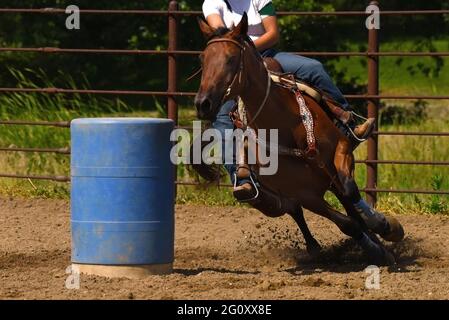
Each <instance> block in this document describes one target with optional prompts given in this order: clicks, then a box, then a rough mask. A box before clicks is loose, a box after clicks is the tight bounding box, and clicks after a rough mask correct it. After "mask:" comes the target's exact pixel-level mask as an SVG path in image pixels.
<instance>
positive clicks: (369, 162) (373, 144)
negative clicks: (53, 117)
mask: <svg viewBox="0 0 449 320" xmlns="http://www.w3.org/2000/svg"><path fill="white" fill-rule="evenodd" d="M371 4H376V5H378V3H377V2H376V1H372V2H371ZM12 13H16V14H46V15H47V14H65V13H66V12H65V9H62V8H0V14H12ZM80 13H82V14H92V15H147V16H155V17H166V18H167V19H168V39H169V41H168V46H167V49H165V50H139V49H135V50H129V49H105V48H89V49H87V48H57V47H37V48H25V47H21V48H13V47H3V48H0V53H1V52H13V53H14V52H16V53H42V54H113V55H155V56H166V57H167V59H168V70H167V73H168V74H167V75H168V85H167V91H136V90H117V89H113V90H96V89H64V88H0V93H8V92H10V93H24V94H26V93H43V94H98V95H141V96H161V97H166V98H167V111H168V116H169V118H171V119H173V120H174V121H175V122H176V123H177V120H178V105H177V101H176V98H178V97H193V96H194V95H195V93H194V92H179V91H178V89H177V88H178V79H177V67H178V60H177V57H178V56H186V55H198V54H200V53H201V51H198V50H179V49H178V46H177V44H178V19H179V18H180V17H182V16H198V15H201V11H182V10H179V7H178V4H177V2H176V1H169V6H168V9H167V10H96V9H82V10H80ZM369 14H371V13H367V12H365V11H336V12H316V11H310V12H298V11H292V12H285V11H281V12H278V15H279V16H311V17H316V16H336V17H339V16H356V17H357V16H360V17H364V16H367V15H369ZM380 14H381V15H382V16H413V15H443V14H449V10H406V11H401V10H390V11H380ZM293 53H295V54H300V55H303V56H323V57H338V56H347V57H366V58H367V60H368V87H367V89H368V90H367V94H347V95H346V98H347V99H363V100H366V101H367V102H368V114H369V116H374V117H376V119H378V109H379V101H380V100H388V99H390V100H412V99H413V100H414V99H423V100H449V95H439V96H430V95H381V94H379V58H380V57H448V56H449V52H448V51H440V52H397V51H388V52H381V51H379V39H378V30H376V29H372V30H369V32H368V50H367V51H364V52H314V51H309V52H293ZM0 125H9V126H21V125H27V126H49V127H56V128H62V129H64V128H69V127H70V121H27V120H0ZM380 136H427V137H449V132H399V131H376V132H374V134H373V136H372V137H371V138H370V139H369V141H368V156H367V159H365V160H358V161H357V163H358V164H364V165H366V166H367V169H368V170H367V181H366V187H365V188H364V189H363V190H362V191H364V192H365V193H366V194H367V196H368V200H369V201H370V202H371V203H375V202H376V197H377V194H378V193H383V192H387V193H419V194H440V195H448V194H449V191H440V190H397V189H385V188H378V187H377V167H378V165H435V166H449V162H448V161H408V160H379V159H378V150H379V145H378V144H379V141H378V139H379V137H380ZM0 152H32V153H55V154H62V155H70V150H69V148H25V147H16V146H13V147H0ZM0 177H3V178H24V179H38V180H52V181H58V182H69V181H70V177H65V176H51V175H29V174H3V173H0ZM175 183H176V184H177V185H198V183H195V182H186V181H176V182H175ZM218 186H226V187H229V186H230V185H229V184H218Z"/></svg>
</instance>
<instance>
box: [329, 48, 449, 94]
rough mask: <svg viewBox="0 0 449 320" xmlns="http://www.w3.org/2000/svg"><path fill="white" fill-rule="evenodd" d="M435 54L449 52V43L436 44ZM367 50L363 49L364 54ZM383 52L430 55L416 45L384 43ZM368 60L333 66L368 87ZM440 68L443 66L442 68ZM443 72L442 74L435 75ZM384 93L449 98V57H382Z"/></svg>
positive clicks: (336, 62) (355, 59) (353, 59)
mask: <svg viewBox="0 0 449 320" xmlns="http://www.w3.org/2000/svg"><path fill="white" fill-rule="evenodd" d="M431 46H432V47H433V50H434V51H449V41H448V40H447V39H445V40H433V41H432V42H431ZM349 50H352V51H359V50H360V49H359V45H357V44H350V45H349ZM364 50H366V48H363V49H362V50H361V51H364ZM380 51H425V52H427V51H429V49H428V48H423V47H421V46H420V45H418V46H417V45H416V43H415V42H412V41H400V42H391V43H381V46H380ZM366 62H367V59H366V58H365V57H347V58H339V59H335V60H333V61H332V62H331V64H332V65H333V66H334V67H335V68H336V71H338V72H343V73H344V74H345V77H344V78H345V79H346V80H348V81H349V80H350V79H353V78H358V79H359V80H360V83H362V84H364V83H366V79H367V72H368V71H367V63H366ZM440 64H442V65H441V66H440ZM439 67H440V68H441V69H440V70H439V72H438V73H435V72H434V71H435V70H437V69H438V68H439ZM379 70H380V91H381V93H382V94H404V95H405V94H408V95H448V94H449V87H448V84H449V57H441V58H435V57H380V69H379Z"/></svg>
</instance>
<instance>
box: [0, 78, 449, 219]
mask: <svg viewBox="0 0 449 320" xmlns="http://www.w3.org/2000/svg"><path fill="white" fill-rule="evenodd" d="M11 72H12V74H13V75H14V76H15V78H16V79H17V82H18V86H22V87H31V88H32V87H42V86H45V87H53V86H54V85H53V83H49V82H48V81H47V80H46V79H45V74H44V73H43V72H41V71H38V72H33V71H31V70H28V71H26V73H25V74H24V73H21V72H18V71H16V70H11ZM30 79H32V80H30ZM60 81H61V82H64V84H63V85H64V86H65V87H69V88H74V87H75V85H74V83H73V79H72V78H71V77H70V76H66V75H62V74H61V79H60ZM83 87H86V88H88V87H89V84H88V83H87V81H86V82H85V83H84V85H83ZM156 105H157V109H156V110H155V111H153V112H152V113H150V112H142V111H139V112H133V111H132V108H130V107H129V106H127V105H126V104H124V103H123V102H122V101H120V100H107V99H104V98H99V97H97V96H94V95H78V94H74V95H70V96H69V95H46V94H39V93H31V94H15V93H10V94H2V95H0V118H1V119H14V120H17V119H22V120H49V121H67V120H71V119H73V118H77V117H96V116H156V117H162V116H164V115H165V109H164V108H163V107H162V105H160V104H157V103H156ZM428 108H429V113H428V117H426V118H423V119H416V121H415V122H413V123H405V124H404V123H401V124H398V123H393V124H391V123H389V124H382V123H381V127H380V130H381V131H428V132H443V131H444V132H448V131H449V119H448V117H447V110H446V109H445V108H444V107H438V108H434V109H432V108H433V106H432V105H429V107H428ZM180 119H181V123H180V124H181V125H191V121H192V120H194V119H195V113H194V111H193V109H192V108H188V107H185V108H182V109H181V110H180ZM69 144H70V132H69V130H67V129H61V128H51V127H28V126H0V146H2V147H8V146H18V147H33V148H39V147H51V148H61V147H66V146H69ZM379 145H380V153H379V158H380V159H381V160H411V161H448V160H449V147H448V145H449V137H417V136H380V138H379ZM356 158H357V159H365V158H366V145H363V144H362V145H361V146H360V147H359V148H358V149H357V151H356ZM69 170H70V166H69V157H67V156H63V155H52V154H33V153H31V154H30V153H20V152H19V153H4V152H0V172H8V173H24V172H25V173H33V174H44V173H45V174H54V175H68V174H69ZM178 178H179V179H181V180H188V181H197V180H198V177H197V176H196V175H195V174H194V173H193V172H192V171H190V170H188V168H186V167H185V166H179V167H178ZM224 180H225V181H224V182H229V178H228V177H226V178H225V179H224ZM356 180H357V183H358V185H359V186H360V187H363V186H365V183H366V166H365V165H357V167H356ZM378 187H379V188H385V189H388V188H395V189H427V190H449V168H448V167H444V166H413V165H379V181H378ZM0 193H3V194H5V193H6V194H10V195H22V196H40V197H62V198H68V195H69V193H68V185H67V184H61V183H53V182H41V181H33V182H30V181H27V180H11V179H1V178H0ZM448 198H449V197H448V196H442V195H433V196H431V195H418V194H416V195H409V194H395V193H383V194H379V207H380V208H381V209H382V210H385V211H389V212H395V213H410V212H425V213H433V214H435V213H449V201H448ZM177 201H178V203H197V204H210V205H236V202H235V201H234V199H233V198H232V193H231V190H229V188H220V189H219V188H217V187H215V186H210V187H208V188H205V187H190V186H189V187H187V186H180V187H178V193H177ZM329 201H330V202H331V203H332V204H334V205H337V203H336V201H335V199H334V198H332V197H329Z"/></svg>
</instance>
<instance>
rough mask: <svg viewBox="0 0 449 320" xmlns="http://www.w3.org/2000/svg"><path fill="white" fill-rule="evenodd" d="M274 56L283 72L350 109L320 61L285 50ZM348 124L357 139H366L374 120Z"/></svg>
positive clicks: (371, 129) (372, 127) (355, 144)
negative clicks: (321, 91) (357, 124)
mask: <svg viewBox="0 0 449 320" xmlns="http://www.w3.org/2000/svg"><path fill="white" fill-rule="evenodd" d="M274 58H275V59H276V60H277V61H278V62H279V63H280V64H281V66H282V68H283V69H284V71H285V72H288V73H293V74H294V75H295V77H296V78H298V79H301V80H304V81H306V82H309V83H310V84H312V85H314V86H316V87H317V88H319V89H321V90H323V91H324V92H326V93H327V94H328V95H329V96H330V97H331V98H332V99H333V100H335V101H336V102H337V103H338V104H340V105H341V107H342V108H344V109H345V110H349V109H350V107H349V103H348V101H347V100H346V99H345V97H344V96H343V94H342V93H341V91H340V89H338V88H337V86H336V85H335V84H334V82H333V81H332V79H331V77H330V76H329V74H328V73H327V72H326V70H325V69H324V67H323V65H322V64H321V62H319V61H317V60H314V59H310V58H307V57H302V56H298V55H295V54H290V53H286V52H279V53H277V54H276V55H275V56H274ZM348 125H349V126H350V127H351V129H352V130H353V132H354V133H355V135H356V136H357V137H358V138H359V139H366V138H368V136H369V135H370V134H371V132H372V131H373V129H374V126H375V121H374V119H368V120H367V121H366V122H365V123H364V124H362V125H360V126H356V125H355V123H350V124H348ZM356 142H357V141H356ZM357 145H358V144H357V143H354V147H356V146H357Z"/></svg>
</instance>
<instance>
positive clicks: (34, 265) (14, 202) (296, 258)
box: [0, 197, 449, 299]
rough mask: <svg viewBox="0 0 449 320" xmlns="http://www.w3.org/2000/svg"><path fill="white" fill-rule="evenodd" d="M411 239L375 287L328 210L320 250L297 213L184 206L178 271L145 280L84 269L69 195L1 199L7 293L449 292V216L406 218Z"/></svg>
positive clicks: (315, 225)
mask: <svg viewBox="0 0 449 320" xmlns="http://www.w3.org/2000/svg"><path fill="white" fill-rule="evenodd" d="M398 218H399V219H400V221H401V222H402V223H403V225H404V227H405V230H406V239H405V240H404V241H403V242H402V243H399V244H395V245H388V247H389V248H390V249H391V250H392V251H393V252H394V255H395V256H396V259H397V261H398V265H397V266H395V267H390V268H386V267H383V268H381V271H380V289H378V290H376V289H366V288H365V280H366V277H367V276H368V274H367V273H365V268H366V267H367V262H366V261H367V260H366V259H365V257H364V255H363V254H362V253H361V251H360V250H359V249H358V247H357V246H356V245H355V244H354V243H353V242H352V241H351V240H349V239H347V238H346V237H345V236H343V235H342V234H341V233H340V232H339V230H338V229H337V228H336V227H335V226H334V225H332V224H331V223H329V222H328V221H325V220H324V219H322V218H319V217H316V216H314V215H312V214H309V213H306V219H307V220H308V222H309V225H310V228H311V230H312V232H313V233H314V235H315V236H316V238H317V239H318V240H319V242H320V243H321V244H322V246H323V248H324V249H323V253H322V254H321V255H320V256H319V257H317V258H310V257H309V256H308V255H307V253H306V251H305V246H304V241H303V240H302V237H301V236H300V234H299V231H298V230H297V227H296V226H295V224H294V222H293V220H292V219H291V218H290V217H287V216H285V217H282V218H277V219H270V218H266V217H264V216H262V215H261V214H260V213H258V212H257V211H255V210H253V209H245V208H233V207H225V208H223V207H203V206H190V205H188V206H187V205H182V206H177V207H176V251H175V255H176V259H175V264H174V268H175V270H174V273H173V274H171V275H168V276H151V277H148V278H147V279H145V280H130V279H124V278H122V279H108V278H102V277H94V276H85V275H81V286H80V289H78V290H69V289H66V287H65V281H66V278H67V274H66V273H65V270H66V268H67V267H68V266H69V265H70V222H69V220H70V213H69V204H68V202H66V201H53V200H20V199H9V198H1V197H0V298H1V299H220V298H224V299H448V298H449V249H448V248H449V217H444V216H412V215H410V216H399V217H398Z"/></svg>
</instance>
